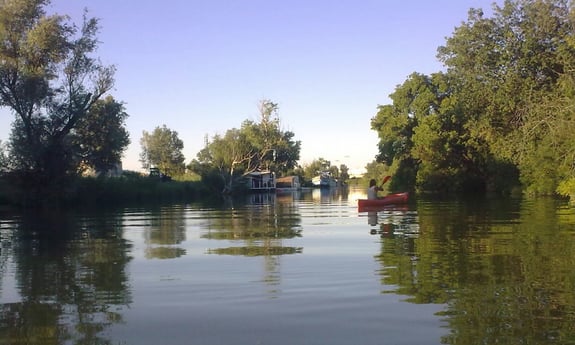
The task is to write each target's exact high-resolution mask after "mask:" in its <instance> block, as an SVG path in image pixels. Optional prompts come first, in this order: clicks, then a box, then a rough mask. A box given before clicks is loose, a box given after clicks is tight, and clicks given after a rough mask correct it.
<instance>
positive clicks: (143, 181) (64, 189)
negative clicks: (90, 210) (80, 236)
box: [0, 171, 216, 209]
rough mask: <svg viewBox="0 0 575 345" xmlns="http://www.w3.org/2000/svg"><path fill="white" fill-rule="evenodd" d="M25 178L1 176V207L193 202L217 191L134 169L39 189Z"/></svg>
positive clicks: (103, 205)
mask: <svg viewBox="0 0 575 345" xmlns="http://www.w3.org/2000/svg"><path fill="white" fill-rule="evenodd" d="M21 180H22V176H17V175H4V176H1V177H0V206H1V207H8V208H15V209H28V208H53V207H72V208H74V207H84V206H98V207H106V206H119V205H133V204H138V205H140V204H145V203H167V202H169V203H171V202H193V201H197V200H209V199H210V198H213V197H214V195H216V194H215V193H213V192H211V191H210V190H209V188H208V187H207V186H206V185H205V184H204V183H202V182H201V181H199V180H171V181H169V182H164V181H162V180H160V179H158V178H151V177H149V176H146V175H142V174H139V173H136V172H132V171H126V172H124V173H123V174H122V176H120V177H86V176H81V177H74V178H71V179H69V181H68V183H67V184H66V185H64V186H52V188H50V186H47V188H42V189H41V190H36V191H31V190H26V189H25V188H23V186H22V183H21ZM45 187H46V186H45Z"/></svg>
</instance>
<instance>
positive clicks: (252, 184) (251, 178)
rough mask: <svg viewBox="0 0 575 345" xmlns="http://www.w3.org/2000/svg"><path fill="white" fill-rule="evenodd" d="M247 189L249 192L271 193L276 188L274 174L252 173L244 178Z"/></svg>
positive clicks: (265, 172) (266, 172)
mask: <svg viewBox="0 0 575 345" xmlns="http://www.w3.org/2000/svg"><path fill="white" fill-rule="evenodd" d="M245 179H246V184H247V187H248V188H249V189H250V190H251V191H257V192H259V191H261V192H265V191H271V190H275V188H276V179H275V174H274V173H273V172H271V171H254V172H251V173H249V174H247V175H246V176H245Z"/></svg>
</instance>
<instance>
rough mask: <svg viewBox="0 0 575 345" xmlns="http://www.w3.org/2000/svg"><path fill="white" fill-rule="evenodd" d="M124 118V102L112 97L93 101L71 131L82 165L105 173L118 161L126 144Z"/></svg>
mask: <svg viewBox="0 0 575 345" xmlns="http://www.w3.org/2000/svg"><path fill="white" fill-rule="evenodd" d="M127 117H128V114H127V113H126V112H125V109H124V105H123V104H122V103H119V102H117V101H116V100H114V98H113V97H112V96H107V97H106V98H105V99H100V100H98V101H97V102H96V103H94V106H92V108H90V110H89V111H88V116H86V117H84V118H82V119H81V120H80V121H79V123H78V126H77V128H76V130H75V131H74V137H73V138H74V141H75V143H76V145H77V146H78V147H79V150H78V151H79V152H80V153H81V159H82V162H83V166H85V167H89V168H92V169H93V170H94V171H96V172H106V171H108V170H110V169H112V168H114V167H115V166H116V165H118V164H119V163H121V160H122V153H123V152H124V150H125V148H126V147H127V146H128V145H129V144H130V135H129V133H128V131H127V130H126V128H125V120H126V118H127Z"/></svg>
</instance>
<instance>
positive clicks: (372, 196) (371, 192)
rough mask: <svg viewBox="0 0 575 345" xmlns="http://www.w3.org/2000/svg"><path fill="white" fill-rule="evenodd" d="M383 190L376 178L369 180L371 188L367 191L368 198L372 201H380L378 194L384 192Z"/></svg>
mask: <svg viewBox="0 0 575 345" xmlns="http://www.w3.org/2000/svg"><path fill="white" fill-rule="evenodd" d="M382 190H383V188H381V187H379V186H378V185H377V182H376V181H375V179H374V178H372V179H371V180H369V188H368V189H367V198H368V199H370V200H374V199H378V197H377V192H380V191H382Z"/></svg>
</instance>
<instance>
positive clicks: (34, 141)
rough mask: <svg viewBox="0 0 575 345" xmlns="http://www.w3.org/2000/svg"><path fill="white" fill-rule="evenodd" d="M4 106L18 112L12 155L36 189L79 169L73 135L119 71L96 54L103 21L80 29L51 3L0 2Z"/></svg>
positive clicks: (87, 23)
mask: <svg viewBox="0 0 575 345" xmlns="http://www.w3.org/2000/svg"><path fill="white" fill-rule="evenodd" d="M0 4H1V6H0V106H5V107H8V108H10V109H11V110H12V112H13V113H14V114H15V116H16V120H15V122H14V128H13V136H12V140H11V149H12V150H11V155H12V159H13V162H14V165H15V167H16V168H20V169H21V170H24V172H26V173H27V174H26V175H27V176H29V178H28V179H27V180H28V181H27V183H31V184H32V185H34V186H35V187H41V186H56V187H57V188H58V184H59V183H58V181H61V180H62V178H63V177H66V176H69V175H70V174H73V173H75V172H76V170H77V169H76V168H77V164H78V163H79V159H78V157H77V154H76V153H77V152H75V151H74V147H73V146H74V143H73V140H72V139H71V133H72V132H73V131H74V130H75V129H76V128H77V125H78V123H79V122H80V121H81V120H82V119H83V118H85V117H86V116H88V113H89V110H90V108H91V107H92V106H93V105H94V104H95V103H96V101H97V100H98V99H100V97H102V95H104V94H105V93H106V92H108V91H109V90H110V89H111V88H112V86H113V82H114V79H113V74H114V68H113V67H107V66H103V65H102V64H101V63H100V62H99V61H98V60H97V59H96V58H94V57H93V56H92V55H93V53H94V52H95V51H96V48H97V46H98V41H97V38H96V34H97V32H98V21H97V20H96V19H94V18H87V16H86V15H85V16H84V20H83V23H82V25H81V26H80V27H77V26H76V25H74V24H71V23H69V20H68V18H67V17H66V16H62V15H47V14H46V13H45V11H44V7H45V6H46V5H48V4H49V1H48V0H3V1H1V2H0Z"/></svg>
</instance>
